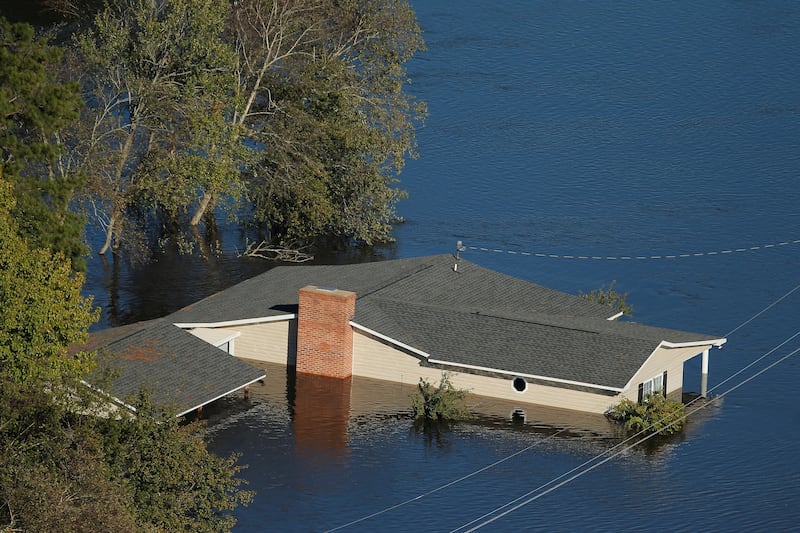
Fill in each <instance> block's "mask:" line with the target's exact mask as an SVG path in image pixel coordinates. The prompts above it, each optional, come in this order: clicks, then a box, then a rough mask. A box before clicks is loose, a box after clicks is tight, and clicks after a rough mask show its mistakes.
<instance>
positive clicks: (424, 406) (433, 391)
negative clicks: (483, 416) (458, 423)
mask: <svg viewBox="0 0 800 533" xmlns="http://www.w3.org/2000/svg"><path fill="white" fill-rule="evenodd" d="M466 396H467V391H466V390H464V389H457V388H455V387H454V386H453V384H452V383H451V382H450V376H449V374H448V373H447V372H442V379H441V380H439V385H434V384H433V383H431V382H429V381H428V380H427V379H425V378H419V385H418V390H417V393H416V394H412V395H411V405H412V407H413V408H414V417H415V418H417V419H418V420H419V419H424V420H435V421H442V420H465V419H468V418H471V416H472V415H471V414H470V412H469V410H468V409H467V407H466Z"/></svg>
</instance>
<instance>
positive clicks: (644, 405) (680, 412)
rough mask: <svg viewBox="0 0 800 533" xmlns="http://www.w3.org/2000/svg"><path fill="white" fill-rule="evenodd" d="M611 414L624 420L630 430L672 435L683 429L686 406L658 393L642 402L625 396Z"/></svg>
mask: <svg viewBox="0 0 800 533" xmlns="http://www.w3.org/2000/svg"><path fill="white" fill-rule="evenodd" d="M609 415H610V416H611V417H612V418H614V419H616V420H619V421H620V422H623V423H624V424H625V427H626V428H627V429H628V430H630V431H635V432H637V433H638V432H640V431H643V432H645V433H648V434H650V433H661V434H663V435H672V434H674V433H678V432H680V431H681V430H682V429H683V426H684V422H685V421H686V406H684V405H683V404H682V403H681V402H678V401H675V400H668V399H667V398H665V397H664V395H663V394H661V393H656V394H651V395H649V396H648V397H647V398H645V399H643V400H642V402H641V403H637V402H634V401H632V400H629V399H628V398H623V399H622V401H621V402H620V403H618V404H617V405H615V406H614V407H613V408H612V409H611V411H610V412H609Z"/></svg>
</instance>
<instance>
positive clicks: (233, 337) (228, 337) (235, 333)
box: [198, 331, 242, 348]
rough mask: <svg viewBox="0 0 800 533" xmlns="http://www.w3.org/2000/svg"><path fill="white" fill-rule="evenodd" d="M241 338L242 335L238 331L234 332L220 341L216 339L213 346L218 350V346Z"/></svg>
mask: <svg viewBox="0 0 800 533" xmlns="http://www.w3.org/2000/svg"><path fill="white" fill-rule="evenodd" d="M241 336H242V333H241V332H240V331H234V332H233V333H231V334H230V335H228V336H227V337H223V338H221V339H217V340H215V341H214V342H215V343H216V344H214V346H216V347H217V348H219V347H220V346H222V345H223V344H225V343H227V342H231V341H232V340H233V339H235V338H236V337H241ZM198 338H200V337H198Z"/></svg>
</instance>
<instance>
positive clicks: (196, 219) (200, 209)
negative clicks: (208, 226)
mask: <svg viewBox="0 0 800 533" xmlns="http://www.w3.org/2000/svg"><path fill="white" fill-rule="evenodd" d="M213 198H214V195H213V194H212V193H210V192H208V191H203V197H202V198H201V199H200V205H199V206H197V211H195V212H194V216H193V217H192V220H191V222H189V223H190V224H191V225H192V226H197V225H198V224H199V223H200V219H201V218H203V215H204V214H205V213H206V209H208V205H209V204H210V203H211V200H212V199H213Z"/></svg>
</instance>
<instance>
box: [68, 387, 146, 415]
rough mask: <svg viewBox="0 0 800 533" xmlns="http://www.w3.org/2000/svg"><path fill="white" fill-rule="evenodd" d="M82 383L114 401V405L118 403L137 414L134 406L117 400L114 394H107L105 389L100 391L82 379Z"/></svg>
mask: <svg viewBox="0 0 800 533" xmlns="http://www.w3.org/2000/svg"><path fill="white" fill-rule="evenodd" d="M81 383H83V384H84V385H86V386H87V387H89V388H90V389H92V390H93V391H95V392H97V393H99V394H101V395H103V396H105V397H106V398H108V399H109V400H111V401H113V402H114V403H116V404H119V405H121V406H123V407H125V408H126V409H130V410H131V411H133V412H134V413H135V412H136V408H135V407H134V406H132V405H129V404H127V403H125V402H123V401H122V400H120V399H119V398H117V397H116V396H114V395H112V394H109V393H107V392H106V391H104V390H103V389H98V388H97V387H95V386H94V385H92V384H91V383H89V382H88V381H85V380H83V379H82V380H81Z"/></svg>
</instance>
